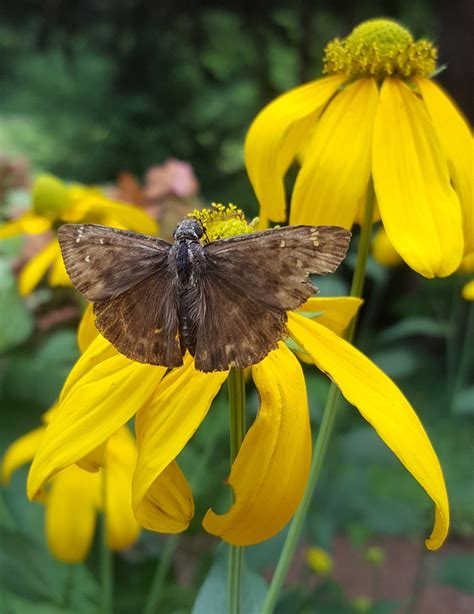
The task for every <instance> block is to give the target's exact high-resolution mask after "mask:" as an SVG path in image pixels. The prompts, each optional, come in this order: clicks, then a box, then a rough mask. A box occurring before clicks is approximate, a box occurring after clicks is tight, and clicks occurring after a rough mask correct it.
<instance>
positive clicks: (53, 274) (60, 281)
mask: <svg viewBox="0 0 474 614" xmlns="http://www.w3.org/2000/svg"><path fill="white" fill-rule="evenodd" d="M48 283H49V285H50V286H65V287H70V286H72V282H71V280H70V278H69V275H68V274H67V271H66V267H65V266H64V261H63V258H62V256H61V253H59V254H58V256H57V257H56V258H55V259H54V261H53V266H52V268H51V271H50V272H49V276H48Z"/></svg>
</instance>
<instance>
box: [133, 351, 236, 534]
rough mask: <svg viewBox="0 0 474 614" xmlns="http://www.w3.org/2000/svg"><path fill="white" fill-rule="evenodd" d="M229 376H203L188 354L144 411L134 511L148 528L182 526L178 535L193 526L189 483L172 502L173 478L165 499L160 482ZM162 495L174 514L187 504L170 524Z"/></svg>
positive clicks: (221, 373)
mask: <svg viewBox="0 0 474 614" xmlns="http://www.w3.org/2000/svg"><path fill="white" fill-rule="evenodd" d="M226 377H227V371H219V372H216V373H202V372H201V371H197V370H196V369H195V368H194V361H193V360H192V358H191V356H189V354H187V355H186V356H185V359H184V365H183V366H182V367H180V368H179V369H173V371H171V372H170V373H169V374H168V375H167V376H166V377H165V378H164V379H163V380H162V381H161V383H160V385H159V387H158V391H157V393H156V394H155V395H154V396H153V398H152V399H151V400H150V401H149V402H148V403H147V404H146V405H144V406H143V407H142V409H140V411H139V412H138V414H137V417H136V420H135V428H136V431H137V443H138V460H137V469H136V472H135V476H134V479H133V490H132V493H133V508H134V510H135V514H136V515H137V517H138V516H140V518H141V519H142V520H144V519H146V520H147V525H146V526H147V527H148V528H151V529H153V530H155V531H163V532H165V531H168V532H170V528H169V527H170V524H171V526H176V527H178V526H181V528H176V529H175V530H174V532H176V531H179V530H183V529H185V528H186V526H187V524H188V523H189V520H190V518H191V516H192V513H193V508H192V499H191V500H189V498H190V496H189V495H188V494H187V492H186V489H185V488H184V483H183V480H181V479H180V478H179V480H180V484H179V486H180V488H179V490H180V492H181V494H180V495H179V496H178V495H177V494H176V492H175V491H176V489H170V497H169V499H167V497H166V495H167V490H166V488H168V487H166V484H167V483H168V484H170V482H171V480H170V479H169V476H166V479H165V480H164V482H165V488H164V490H163V495H160V491H159V488H158V484H155V482H156V480H157V479H158V478H159V476H160V475H161V473H162V472H163V471H164V470H165V468H166V467H168V466H169V464H170V463H171V461H173V460H174V459H175V458H176V456H177V455H178V454H179V453H180V452H181V450H182V449H183V447H184V446H185V445H186V443H187V442H188V441H189V439H190V438H191V437H192V435H193V434H194V432H195V431H196V429H197V428H198V426H199V425H200V424H201V422H202V420H203V419H204V417H205V416H206V414H207V412H208V410H209V407H210V406H211V403H212V401H213V399H214V397H215V396H216V394H217V393H218V392H219V389H220V387H221V385H222V382H223V381H224V380H225V379H226ZM170 471H171V472H173V473H174V474H175V475H176V474H177V472H178V469H177V468H171V469H170ZM160 496H164V497H165V502H166V507H167V509H171V511H173V510H172V504H173V501H174V500H179V501H180V502H181V505H180V507H179V508H178V506H177V507H176V509H175V511H174V515H172V516H171V518H170V519H168V517H167V516H164V515H163V514H162V511H161V510H160V507H161V506H160V505H157V504H156V503H155V502H156V500H157V499H158V501H159V498H158V497H160ZM176 523H178V524H176ZM179 523H181V525H179Z"/></svg>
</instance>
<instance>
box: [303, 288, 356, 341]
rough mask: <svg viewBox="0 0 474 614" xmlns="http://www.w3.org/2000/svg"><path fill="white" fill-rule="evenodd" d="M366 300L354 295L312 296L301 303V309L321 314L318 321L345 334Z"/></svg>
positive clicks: (337, 333)
mask: <svg viewBox="0 0 474 614" xmlns="http://www.w3.org/2000/svg"><path fill="white" fill-rule="evenodd" d="M363 302H364V301H363V300H362V299H361V298H356V297H354V296H336V297H333V298H319V297H313V298H310V299H308V300H307V301H306V303H304V304H303V305H301V307H300V308H299V311H304V312H306V313H315V314H319V315H318V316H315V317H316V318H317V322H319V324H322V325H323V326H326V327H327V328H329V329H331V330H332V331H333V332H334V333H336V335H340V336H341V335H343V334H344V331H345V330H346V328H347V327H348V326H349V324H350V323H351V322H352V320H353V318H354V316H355V315H356V314H357V312H358V311H359V309H360V308H361V306H362V303H363Z"/></svg>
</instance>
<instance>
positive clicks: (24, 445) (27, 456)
mask: <svg viewBox="0 0 474 614" xmlns="http://www.w3.org/2000/svg"><path fill="white" fill-rule="evenodd" d="M45 433H46V427H45V426H40V427H38V428H37V429H34V430H33V431H30V432H29V433H26V435H23V436H22V437H19V438H18V439H16V440H15V441H14V442H13V443H12V444H10V445H9V446H8V448H7V450H6V452H5V454H4V456H3V459H2V480H3V483H4V484H8V482H9V481H10V479H11V476H12V473H13V472H14V471H16V470H17V469H18V468H19V467H21V466H22V465H25V464H26V463H29V462H30V461H31V460H32V459H33V457H34V455H35V454H36V450H37V449H38V446H39V444H40V442H41V440H42V438H43V437H44V434H45Z"/></svg>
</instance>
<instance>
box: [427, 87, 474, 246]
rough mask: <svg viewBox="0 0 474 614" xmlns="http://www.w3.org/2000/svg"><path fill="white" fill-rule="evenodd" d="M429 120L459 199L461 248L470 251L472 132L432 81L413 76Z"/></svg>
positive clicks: (473, 238) (473, 233) (473, 234)
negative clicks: (462, 234)
mask: <svg viewBox="0 0 474 614" xmlns="http://www.w3.org/2000/svg"><path fill="white" fill-rule="evenodd" d="M416 84H417V86H418V88H419V90H420V92H421V95H422V96H423V101H424V103H425V105H426V108H427V109H428V113H429V115H430V117H431V121H432V122H433V125H434V127H435V130H436V134H437V135H438V138H439V140H440V141H441V144H442V146H443V149H444V151H445V152H446V155H447V158H448V167H449V172H450V175H451V178H452V181H453V185H454V189H455V190H456V192H457V194H458V196H459V200H460V202H461V209H462V213H463V223H464V249H465V252H466V253H469V252H471V251H474V203H473V199H472V193H473V185H472V174H473V157H472V134H471V130H470V128H469V126H468V124H467V122H466V121H465V120H464V118H463V116H462V114H461V112H460V111H459V110H458V109H457V108H456V106H455V104H454V103H453V101H452V100H451V99H450V98H449V96H448V95H447V94H446V92H444V91H443V89H442V88H441V87H440V86H439V85H438V84H437V83H435V82H434V81H430V80H429V79H417V80H416Z"/></svg>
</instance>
